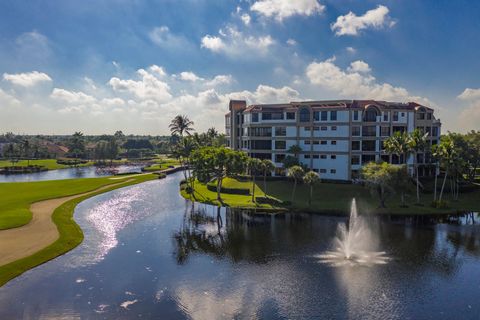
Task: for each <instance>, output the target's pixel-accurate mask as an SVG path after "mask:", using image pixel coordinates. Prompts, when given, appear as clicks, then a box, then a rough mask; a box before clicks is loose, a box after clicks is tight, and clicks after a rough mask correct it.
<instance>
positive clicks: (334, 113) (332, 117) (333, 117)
mask: <svg viewBox="0 0 480 320" xmlns="http://www.w3.org/2000/svg"><path fill="white" fill-rule="evenodd" d="M330 121H337V111H330Z"/></svg>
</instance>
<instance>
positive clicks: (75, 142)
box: [68, 131, 85, 159]
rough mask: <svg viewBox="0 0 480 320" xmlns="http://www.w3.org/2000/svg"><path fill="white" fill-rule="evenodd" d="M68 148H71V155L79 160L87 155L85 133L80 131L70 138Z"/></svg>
mask: <svg viewBox="0 0 480 320" xmlns="http://www.w3.org/2000/svg"><path fill="white" fill-rule="evenodd" d="M68 147H69V148H70V154H71V155H72V156H73V158H75V159H78V158H80V157H83V155H84V154H85V142H84V136H83V133H82V132H79V131H77V132H75V133H74V134H73V135H72V137H71V138H70V141H69V143H68Z"/></svg>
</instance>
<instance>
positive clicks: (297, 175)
mask: <svg viewBox="0 0 480 320" xmlns="http://www.w3.org/2000/svg"><path fill="white" fill-rule="evenodd" d="M304 174H305V171H303V168H302V167H300V166H293V167H290V168H289V169H288V176H289V177H292V178H293V181H294V182H293V190H292V204H293V200H295V191H296V189H297V182H298V180H301V179H302V178H303V175H304Z"/></svg>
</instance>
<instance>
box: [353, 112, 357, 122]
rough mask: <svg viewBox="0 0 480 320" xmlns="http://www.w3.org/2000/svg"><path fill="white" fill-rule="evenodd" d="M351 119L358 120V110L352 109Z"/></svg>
mask: <svg viewBox="0 0 480 320" xmlns="http://www.w3.org/2000/svg"><path fill="white" fill-rule="evenodd" d="M353 120H355V121H358V111H357V110H355V111H353Z"/></svg>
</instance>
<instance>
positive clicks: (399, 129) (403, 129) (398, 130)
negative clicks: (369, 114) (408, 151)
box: [393, 126, 407, 133]
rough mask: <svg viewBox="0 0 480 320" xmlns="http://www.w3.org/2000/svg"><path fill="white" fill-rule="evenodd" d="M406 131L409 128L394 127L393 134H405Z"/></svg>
mask: <svg viewBox="0 0 480 320" xmlns="http://www.w3.org/2000/svg"><path fill="white" fill-rule="evenodd" d="M406 130H407V128H406V127H403V126H402V127H393V133H395V132H400V133H402V132H405V131H406Z"/></svg>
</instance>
